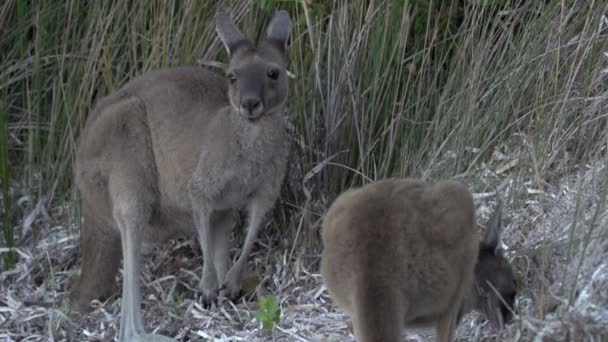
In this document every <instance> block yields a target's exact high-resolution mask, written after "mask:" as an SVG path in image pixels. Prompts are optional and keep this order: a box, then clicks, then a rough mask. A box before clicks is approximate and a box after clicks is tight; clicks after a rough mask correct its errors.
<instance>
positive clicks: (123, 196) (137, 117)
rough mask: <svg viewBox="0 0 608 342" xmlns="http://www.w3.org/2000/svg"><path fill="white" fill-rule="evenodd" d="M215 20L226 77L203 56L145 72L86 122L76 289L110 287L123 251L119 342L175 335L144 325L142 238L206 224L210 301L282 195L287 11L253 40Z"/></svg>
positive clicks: (234, 272)
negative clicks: (237, 232) (237, 249)
mask: <svg viewBox="0 0 608 342" xmlns="http://www.w3.org/2000/svg"><path fill="white" fill-rule="evenodd" d="M216 31H217V33H218V35H219V37H220V39H221V41H222V42H223V44H224V45H225V47H226V49H227V51H228V54H229V56H230V62H229V64H228V68H227V76H226V77H220V76H218V75H216V74H214V73H212V72H209V71H206V70H204V69H202V68H199V67H174V68H167V69H161V70H157V71H152V72H148V73H145V74H143V75H141V76H139V77H137V78H135V79H133V80H132V81H130V82H128V83H127V84H126V85H124V86H123V87H122V88H121V89H120V90H118V91H116V92H115V93H113V94H111V95H109V96H107V97H105V98H103V99H101V100H100V101H99V102H98V103H97V105H96V106H95V108H94V110H93V111H92V113H91V115H90V116H89V118H88V119H87V122H86V124H85V126H84V128H83V131H82V134H81V138H80V140H79V142H78V145H77V151H76V161H75V178H76V184H77V186H78V188H79V189H80V192H81V198H82V211H83V217H84V223H83V225H82V227H81V241H80V243H81V248H80V250H81V254H82V267H81V269H82V272H81V275H80V278H79V279H78V281H77V282H76V283H75V286H74V290H73V292H72V294H71V298H72V302H73V307H74V308H75V311H76V310H80V311H85V310H86V309H87V307H88V304H89V303H90V301H91V300H92V299H94V298H100V297H106V296H108V295H109V294H110V293H111V290H112V284H113V282H114V278H115V275H116V273H117V270H118V266H119V263H120V258H121V256H122V258H123V260H124V261H123V268H124V278H123V283H122V302H121V305H122V307H121V320H120V331H119V340H120V341H147V342H150V341H168V340H170V339H168V338H167V337H163V336H159V335H149V334H145V333H144V325H143V320H142V314H141V308H140V306H141V298H140V285H139V284H138V282H139V279H138V277H139V273H140V251H141V246H142V241H151V242H162V241H164V240H166V239H168V238H171V237H173V236H175V235H177V234H182V233H183V234H193V233H196V234H197V235H198V239H199V242H200V244H201V248H202V251H203V258H204V264H203V272H202V277H201V282H200V287H201V290H202V301H203V305H205V307H210V306H211V304H212V303H214V302H215V301H216V299H217V297H218V293H219V292H220V290H221V291H222V293H224V294H225V295H226V296H227V297H228V298H230V299H231V300H234V299H235V298H237V297H238V295H239V292H240V286H241V284H240V282H241V275H242V271H243V268H244V267H245V265H246V262H247V257H248V255H249V253H250V251H251V248H252V246H253V242H254V240H255V239H256V236H257V233H258V230H259V229H260V226H261V221H262V219H263V217H264V215H265V214H266V213H267V212H268V211H269V210H270V208H271V207H272V206H273V205H274V202H275V201H276V199H277V197H278V195H279V190H280V187H281V183H282V179H283V177H284V173H285V168H286V163H287V157H288V134H287V118H286V116H285V114H286V113H285V111H286V101H287V93H288V80H287V74H286V65H287V57H286V49H287V40H288V37H289V34H290V31H291V21H290V19H289V15H288V14H287V12H286V11H279V12H277V13H276V14H275V16H274V18H273V19H272V20H271V22H270V24H269V27H268V29H267V33H266V36H265V38H264V39H263V40H262V41H261V42H260V43H259V44H257V46H256V45H254V44H253V43H252V42H251V41H250V40H249V39H247V38H246V37H245V36H244V35H243V34H242V33H241V32H240V31H239V29H238V28H237V27H236V26H235V24H234V23H233V22H232V21H231V20H230V18H229V17H228V16H226V15H225V14H219V15H218V16H217V18H216ZM241 209H245V210H246V211H247V213H248V225H247V235H246V238H245V242H244V244H243V249H242V252H241V254H240V256H239V258H238V259H237V261H236V262H235V263H234V265H232V267H231V268H229V262H230V259H229V243H230V233H231V231H232V228H233V227H234V225H235V220H236V218H237V214H238V210H241Z"/></svg>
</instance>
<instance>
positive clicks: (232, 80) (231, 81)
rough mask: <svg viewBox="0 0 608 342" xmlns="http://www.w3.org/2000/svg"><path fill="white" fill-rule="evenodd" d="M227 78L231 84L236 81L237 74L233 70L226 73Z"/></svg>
mask: <svg viewBox="0 0 608 342" xmlns="http://www.w3.org/2000/svg"><path fill="white" fill-rule="evenodd" d="M226 78H228V82H230V84H232V83H234V82H236V76H235V75H234V74H233V73H231V72H230V73H228V74H227V75H226Z"/></svg>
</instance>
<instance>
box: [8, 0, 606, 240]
mask: <svg viewBox="0 0 608 342" xmlns="http://www.w3.org/2000/svg"><path fill="white" fill-rule="evenodd" d="M277 7H283V8H287V9H288V10H289V11H290V13H291V15H292V17H293V20H294V30H293V34H292V39H291V47H290V65H289V69H290V70H291V71H292V72H293V73H295V74H296V75H297V78H296V79H295V80H293V81H292V83H291V84H292V86H291V87H292V88H291V98H290V102H289V109H290V118H291V122H292V132H291V133H292V137H293V142H294V148H293V154H292V162H291V164H290V175H289V177H288V181H287V187H286V190H285V191H284V196H283V200H284V201H283V203H284V204H286V205H283V206H281V207H280V209H279V210H278V211H279V214H280V215H279V216H278V217H279V218H280V220H281V221H282V223H284V225H286V226H287V227H288V228H287V229H294V230H295V229H297V227H299V226H300V227H301V225H298V224H294V222H295V221H297V220H304V219H306V221H307V222H314V221H315V220H316V216H314V215H313V216H310V213H317V214H318V213H319V211H320V210H322V209H323V207H324V206H325V205H326V204H327V203H328V202H329V201H330V200H331V198H332V197H333V196H334V195H335V194H336V193H338V192H340V191H342V190H343V189H345V188H347V187H349V186H351V185H354V184H361V183H365V182H368V181H369V180H373V179H377V178H383V177H387V176H393V175H413V176H421V177H425V178H438V177H461V178H466V179H469V180H470V181H471V182H474V180H475V178H476V177H475V174H474V172H475V170H476V168H477V167H478V166H480V165H481V164H482V163H484V162H486V161H487V160H488V158H489V157H491V156H492V153H493V152H494V151H495V150H497V149H498V150H505V149H510V150H513V149H517V148H519V149H521V153H519V154H518V163H517V168H516V169H517V171H516V172H532V173H533V174H534V178H535V182H536V183H537V184H536V185H537V186H539V187H543V186H544V184H546V183H547V182H550V181H551V180H552V179H553V178H552V177H555V176H557V175H560V174H563V173H567V172H569V171H571V170H572V169H573V168H575V167H576V166H577V165H580V164H583V163H586V162H587V161H589V160H592V159H594V158H597V157H598V156H605V152H606V151H605V144H604V145H602V144H600V143H599V142H600V141H602V140H601V139H605V136H606V121H607V118H606V115H605V110H606V108H607V107H606V104H607V101H606V91H607V90H608V89H607V85H608V83H607V82H606V73H605V72H603V71H602V70H603V69H605V68H606V65H607V64H608V63H607V62H608V61H607V60H606V58H605V57H604V55H603V53H604V52H605V51H608V39H606V38H607V37H606V35H607V33H608V31H607V28H606V24H602V14H603V13H606V10H607V8H606V1H596V0H592V1H560V2H555V1H554V2H539V1H510V2H509V1H506V2H505V1H463V2H458V1H420V0H418V1H403V0H401V1H398V0H393V1H372V0H370V1H359V2H348V1H335V2H316V1H312V2H311V1H260V2H258V1H251V2H246V1H188V0H184V1H178V0H171V1H158V0H151V1H146V2H125V1H117V2H111V1H110V2H107V1H94V2H84V1H79V0H66V1H51V0H40V1H35V2H34V1H20V0H5V1H4V3H3V4H2V5H0V28H2V36H0V56H1V60H0V82H1V83H0V103H4V104H5V105H4V107H2V108H4V110H2V109H0V112H1V113H3V116H2V117H3V118H4V119H3V120H2V121H0V124H1V127H0V138H2V137H4V139H5V141H4V142H2V140H0V143H2V145H3V146H0V151H3V154H2V155H0V156H7V157H6V158H5V159H2V158H0V166H4V168H2V169H1V170H5V171H6V172H8V174H7V173H6V172H4V173H3V174H2V175H3V176H4V175H6V176H4V177H3V178H2V183H3V188H4V189H6V191H5V192H4V195H3V202H4V207H5V209H4V215H5V217H6V218H7V220H8V218H9V217H10V216H11V212H12V211H15V212H17V209H18V208H13V209H11V207H10V203H11V202H10V197H11V196H15V195H16V193H17V192H19V191H21V192H23V191H25V192H29V193H30V195H31V196H32V198H35V199H36V201H44V205H46V206H53V205H54V203H58V202H62V201H65V200H73V198H72V197H73V194H74V192H73V191H70V189H71V187H72V185H73V184H72V182H71V180H72V175H71V164H72V161H73V151H74V146H75V142H76V139H77V137H78V133H79V130H80V128H81V127H82V124H83V122H84V120H85V119H86V116H87V114H88V112H89V110H90V108H91V105H92V104H93V103H94V101H95V100H96V99H98V98H99V97H100V96H103V95H105V94H108V93H110V92H112V91H113V90H115V89H116V88H118V87H120V86H121V85H122V84H124V83H125V82H126V81H127V80H128V79H130V78H132V77H134V76H135V75H138V74H141V73H142V72H144V71H146V70H149V69H154V68H160V67H164V66H168V65H182V64H194V63H197V61H199V60H214V59H219V60H225V58H226V56H225V53H224V52H223V51H222V49H221V47H220V44H219V41H218V39H217V38H216V34H215V32H214V28H213V21H212V18H213V17H214V15H215V13H216V12H217V10H218V9H220V8H222V9H225V10H227V11H229V12H230V13H231V14H232V15H233V16H234V17H236V18H238V20H239V21H240V23H241V26H242V27H243V28H244V31H245V32H248V33H249V34H252V35H254V36H257V37H259V36H261V35H263V33H264V32H263V28H264V27H265V26H266V24H267V22H268V20H269V18H270V17H271V15H272V12H273V10H274V9H275V8H277ZM3 132H4V133H3ZM602 146H603V147H602ZM7 166H8V168H7ZM9 179H10V180H12V181H14V182H15V183H14V184H16V185H15V187H16V188H15V189H12V190H11V189H9V187H8V185H7V184H8V181H9ZM9 192H10V193H9ZM300 223H301V222H300ZM4 225H5V226H4V231H5V242H6V243H8V244H10V243H11V241H10V234H8V235H7V232H10V231H11V228H12V227H11V226H10V225H11V222H10V221H5V222H4ZM311 239H313V240H314V234H312V235H311Z"/></svg>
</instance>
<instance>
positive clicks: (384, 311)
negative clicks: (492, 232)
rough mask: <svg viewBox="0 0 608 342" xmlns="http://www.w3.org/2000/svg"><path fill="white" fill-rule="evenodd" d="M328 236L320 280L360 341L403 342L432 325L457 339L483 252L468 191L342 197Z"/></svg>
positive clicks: (405, 186)
mask: <svg viewBox="0 0 608 342" xmlns="http://www.w3.org/2000/svg"><path fill="white" fill-rule="evenodd" d="M322 230H323V231H322V237H323V244H324V251H323V255H322V262H321V273H322V274H323V278H324V281H325V283H326V285H327V287H328V290H329V292H330V294H331V295H332V298H334V300H335V301H336V302H337V303H338V304H339V305H340V306H342V307H343V308H344V309H346V310H348V311H350V312H351V313H353V315H354V317H353V319H354V324H355V333H356V335H357V336H356V337H357V339H358V341H398V340H400V335H401V328H402V327H403V326H404V325H408V324H410V325H419V324H433V323H435V324H437V328H438V335H439V339H440V340H442V341H443V340H446V341H447V340H449V339H451V337H452V334H453V330H454V327H455V325H456V319H457V315H458V311H459V309H460V306H461V304H462V299H463V297H464V294H465V291H466V290H467V287H468V286H469V285H470V284H471V283H472V279H473V272H474V267H475V263H476V259H477V255H478V250H479V234H478V231H477V228H476V224H475V215H474V204H473V200H472V197H471V195H470V193H469V192H468V190H466V188H465V187H464V186H462V185H461V184H458V183H455V182H440V183H437V184H434V185H430V184H427V183H424V182H421V181H418V180H412V179H389V180H384V181H379V182H376V183H373V184H370V185H367V186H365V187H362V188H360V189H356V190H351V191H348V192H346V193H345V194H343V195H341V196H339V197H338V198H337V199H336V201H335V202H334V203H333V204H332V206H331V207H330V208H329V210H328V212H327V214H326V216H325V218H324V220H323V227H322ZM378 304H382V305H378ZM397 322H398V324H397ZM395 324H397V326H395ZM388 335H390V337H389V336H388Z"/></svg>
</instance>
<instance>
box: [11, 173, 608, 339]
mask: <svg viewBox="0 0 608 342" xmlns="http://www.w3.org/2000/svg"><path fill="white" fill-rule="evenodd" d="M502 163H504V161H503V162H502ZM498 166H499V165H487V166H485V167H486V169H485V170H483V169H480V170H478V171H476V172H480V174H482V175H483V176H482V180H483V181H484V182H486V183H487V184H490V185H494V186H495V188H498V189H499V192H500V194H501V196H502V197H503V198H505V204H504V211H505V213H504V220H505V222H504V233H503V243H504V245H503V247H504V248H505V249H506V251H507V253H506V255H507V257H508V258H509V259H510V260H511V261H512V262H513V264H514V266H515V268H516V272H517V274H518V279H519V283H520V286H521V291H520V294H519V296H518V298H517V316H516V319H515V321H514V322H513V323H512V324H510V325H508V326H507V327H506V328H505V329H503V330H501V331H496V330H494V329H493V328H492V327H491V326H490V325H489V323H488V322H487V321H486V320H485V319H484V318H483V317H481V316H480V315H478V314H476V313H473V314H470V315H468V316H467V317H466V318H465V319H464V321H463V322H462V323H461V324H460V327H459V330H458V337H459V340H463V341H483V340H523V341H608V238H607V237H608V211H607V210H606V206H605V202H604V200H605V193H604V192H605V189H603V187H605V177H606V174H607V170H606V163H605V162H598V163H596V164H593V165H586V166H581V167H580V168H578V170H577V171H575V172H573V173H572V174H569V175H564V176H561V177H559V178H558V179H556V180H555V181H554V182H553V184H551V185H547V186H546V187H545V188H544V189H533V188H532V187H531V186H530V185H529V184H531V183H529V182H526V181H525V180H519V181H518V182H514V181H512V180H511V179H512V178H509V177H508V176H506V173H505V174H503V175H498V173H500V172H496V170H497V169H500V168H499V167H498ZM495 196H496V194H495V193H475V198H476V202H477V206H478V216H479V221H480V222H485V219H486V218H487V216H488V215H489V214H490V211H491V210H492V208H493V206H494V201H495ZM602 203H603V204H602ZM66 207H67V206H66ZM68 213H69V210H67V209H66V208H57V209H54V210H53V212H51V213H49V214H44V212H43V211H39V213H38V215H37V216H39V217H38V218H36V220H34V221H32V220H31V218H30V219H29V221H28V226H30V227H29V228H30V229H25V230H24V231H22V232H21V238H20V240H19V241H21V242H20V244H19V247H18V254H19V261H18V263H17V265H16V267H15V268H13V269H11V270H3V271H2V272H1V273H0V340H1V341H65V340H68V341H84V340H87V341H111V340H113V339H114V337H115V336H116V332H117V327H118V319H119V313H120V291H118V290H117V291H116V294H115V295H114V296H113V297H111V298H110V299H109V300H107V301H106V302H104V303H100V302H93V304H92V305H93V306H94V307H95V309H94V310H93V311H92V312H91V313H89V314H87V315H84V316H82V317H76V318H74V315H71V314H70V312H69V309H68V305H67V303H66V302H67V301H63V300H62V298H64V296H65V295H66V293H67V291H68V289H69V284H70V282H71V279H72V278H73V277H74V276H75V274H76V273H77V271H78V268H77V267H78V265H79V260H78V254H79V253H78V241H79V236H78V230H77V229H76V227H77V224H76V223H75V221H76V220H74V219H73V218H72V219H70V218H67V216H69V214H68ZM45 217H46V218H45ZM32 222H35V223H34V224H32ZM58 222H60V223H58ZM36 227H38V228H36ZM36 235H37V236H36ZM34 236H36V238H34ZM238 240H239V241H240V240H241V239H238ZM277 240H280V238H279V239H277V237H276V234H273V229H272V224H269V225H267V226H266V227H265V229H264V230H263V232H262V233H261V234H260V237H259V240H258V243H257V246H256V249H255V250H254V252H253V253H252V255H251V257H250V263H249V267H250V270H251V271H249V275H248V276H246V280H245V284H244V287H246V288H250V289H252V291H251V292H250V294H249V295H248V296H245V297H244V298H243V299H242V300H241V301H240V302H239V303H236V304H233V303H231V302H228V301H220V303H219V305H218V306H217V307H216V306H214V307H213V308H211V309H210V310H206V309H204V308H203V307H202V306H201V304H200V297H199V294H198V293H197V292H196V291H195V290H194V289H195V288H196V285H197V283H198V280H199V277H200V274H201V269H202V267H201V265H202V257H201V253H200V252H199V248H198V244H197V243H196V241H195V240H194V239H178V240H173V241H171V242H170V243H166V244H164V245H162V246H158V247H155V248H153V249H151V251H149V252H148V253H147V254H146V256H145V258H144V260H145V263H144V270H143V272H142V279H143V282H144V284H145V285H144V286H143V290H142V292H143V310H144V321H145V324H146V327H147V329H148V331H149V332H156V333H159V334H163V335H166V336H171V337H175V338H176V339H177V340H181V341H207V340H214V341H354V336H353V334H352V332H351V329H350V328H349V326H350V323H349V315H348V314H346V313H344V312H343V311H342V310H340V309H339V308H336V307H334V306H333V305H332V301H331V299H330V298H329V296H328V293H327V291H326V289H325V287H324V286H323V284H322V279H321V276H320V274H319V271H318V264H319V255H318V254H305V252H298V251H297V249H296V250H295V252H294V251H293V250H292V248H291V246H289V244H286V243H285V241H283V242H277ZM237 245H240V244H237ZM280 245H283V246H285V245H286V246H287V247H280ZM234 252H235V253H234V254H235V255H236V254H237V252H238V250H236V249H235V250H234ZM121 281H122V277H121V276H119V277H117V279H116V288H117V289H120V286H119V284H121ZM265 294H272V295H273V296H274V298H275V299H276V301H277V304H278V306H279V307H280V309H281V312H282V313H281V317H280V322H279V323H278V325H276V327H275V329H274V331H273V332H271V333H268V332H266V331H265V330H264V329H262V326H261V324H260V323H259V322H258V321H257V320H256V318H255V315H256V312H257V310H258V298H259V297H260V296H262V295H265ZM404 339H407V341H427V340H433V331H432V330H430V329H427V330H409V331H407V335H404Z"/></svg>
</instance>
